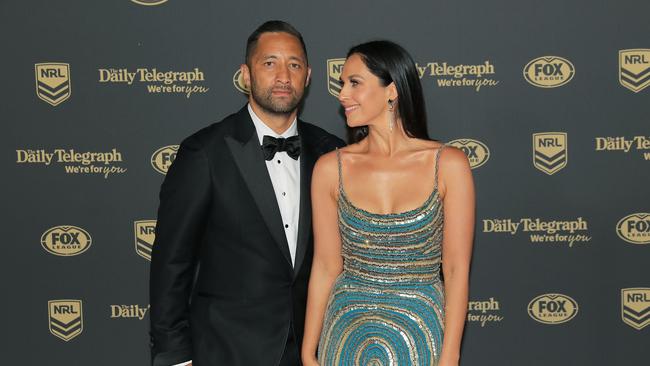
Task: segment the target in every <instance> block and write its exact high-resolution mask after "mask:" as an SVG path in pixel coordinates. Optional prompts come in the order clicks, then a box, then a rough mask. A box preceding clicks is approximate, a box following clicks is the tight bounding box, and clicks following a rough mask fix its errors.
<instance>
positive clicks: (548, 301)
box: [528, 294, 578, 324]
mask: <svg viewBox="0 0 650 366" xmlns="http://www.w3.org/2000/svg"><path fill="white" fill-rule="evenodd" d="M577 314H578V303H577V302H576V301H575V300H574V299H572V298H571V297H569V296H567V295H562V294H544V295H539V296H537V297H535V298H534V299H532V300H531V301H530V303H528V315H529V316H530V317H531V318H533V319H534V320H535V321H538V322H540V323H542V324H562V323H566V322H568V321H569V320H571V319H573V318H575V316H576V315H577Z"/></svg>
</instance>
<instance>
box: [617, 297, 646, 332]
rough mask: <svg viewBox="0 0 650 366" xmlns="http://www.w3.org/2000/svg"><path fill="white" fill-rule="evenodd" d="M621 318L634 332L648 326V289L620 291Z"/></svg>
mask: <svg viewBox="0 0 650 366" xmlns="http://www.w3.org/2000/svg"><path fill="white" fill-rule="evenodd" d="M621 317H622V319H623V322H624V323H625V324H627V325H629V326H631V327H632V328H634V329H636V330H641V329H643V328H645V327H646V326H648V324H650V288H647V287H645V288H644V287H639V288H624V289H622V290H621Z"/></svg>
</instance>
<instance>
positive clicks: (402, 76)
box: [347, 41, 430, 143]
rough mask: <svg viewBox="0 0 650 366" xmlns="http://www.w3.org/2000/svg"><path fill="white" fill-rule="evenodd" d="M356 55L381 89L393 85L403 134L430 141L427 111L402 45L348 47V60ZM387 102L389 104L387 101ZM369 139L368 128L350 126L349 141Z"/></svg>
mask: <svg viewBox="0 0 650 366" xmlns="http://www.w3.org/2000/svg"><path fill="white" fill-rule="evenodd" d="M355 54H356V55H359V56H361V59H362V60H363V62H364V64H365V65H366V67H367V68H368V70H370V72H371V73H372V74H373V75H375V76H377V77H378V78H379V80H381V83H382V85H383V86H387V85H389V84H390V83H395V87H396V88H397V95H398V97H397V112H398V114H399V118H400V119H401V121H402V126H403V128H404V132H406V135H407V136H409V137H415V138H420V139H425V140H430V138H429V134H428V132H427V112H426V108H425V105H424V96H423V95H422V85H421V84H420V78H419V77H418V71H417V68H416V67H415V62H414V61H413V58H411V55H409V54H408V52H406V50H405V49H404V48H402V46H400V45H398V44H397V43H394V42H391V41H372V42H367V43H362V44H360V45H357V46H354V47H352V48H350V50H349V51H348V55H347V57H348V58H349V57H350V56H352V55H355ZM386 102H387V103H388V101H386ZM366 136H368V127H367V126H363V127H353V128H352V133H351V136H350V137H351V139H350V140H351V142H353V143H354V142H359V141H361V140H363V139H364V138H365V137H366Z"/></svg>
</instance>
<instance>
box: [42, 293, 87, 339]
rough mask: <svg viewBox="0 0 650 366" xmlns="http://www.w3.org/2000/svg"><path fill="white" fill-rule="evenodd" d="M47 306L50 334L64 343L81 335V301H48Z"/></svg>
mask: <svg viewBox="0 0 650 366" xmlns="http://www.w3.org/2000/svg"><path fill="white" fill-rule="evenodd" d="M47 305H48V308H47V310H48V311H47V315H48V319H49V325H50V333H52V334H53V335H55V336H56V337H58V338H61V339H63V340H64V341H66V342H67V341H69V340H71V339H72V338H74V337H76V336H78V335H79V334H81V332H82V331H83V313H82V309H81V300H50V301H48V302H47Z"/></svg>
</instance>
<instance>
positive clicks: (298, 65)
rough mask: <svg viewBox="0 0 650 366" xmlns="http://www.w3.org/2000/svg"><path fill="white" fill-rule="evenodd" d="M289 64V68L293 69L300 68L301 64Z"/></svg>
mask: <svg viewBox="0 0 650 366" xmlns="http://www.w3.org/2000/svg"><path fill="white" fill-rule="evenodd" d="M290 66H291V68H293V69H300V68H302V65H301V64H291V65H290Z"/></svg>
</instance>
